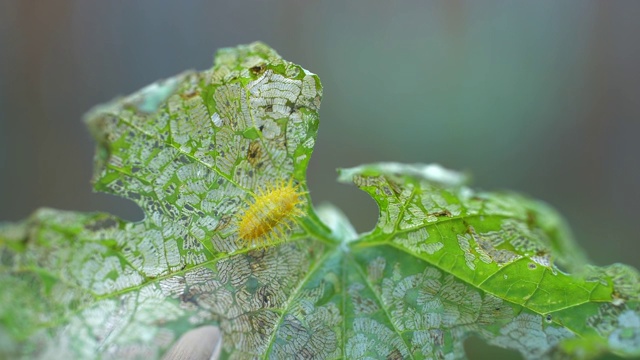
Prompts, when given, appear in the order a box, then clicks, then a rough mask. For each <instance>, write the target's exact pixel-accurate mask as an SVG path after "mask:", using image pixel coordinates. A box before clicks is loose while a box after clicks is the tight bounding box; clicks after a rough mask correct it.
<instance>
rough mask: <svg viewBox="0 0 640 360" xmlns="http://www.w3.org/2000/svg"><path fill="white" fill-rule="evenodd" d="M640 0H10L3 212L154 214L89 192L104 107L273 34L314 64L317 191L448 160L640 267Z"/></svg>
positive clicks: (331, 195) (346, 197)
mask: <svg viewBox="0 0 640 360" xmlns="http://www.w3.org/2000/svg"><path fill="white" fill-rule="evenodd" d="M638 19H640V2H639V1H615V2H614V1H599V2H596V1H563V2H556V1H530V2H526V3H525V2H511V1H482V2H478V1H441V2H425V1H402V2H391V1H384V2H377V3H376V2H372V1H368V0H358V1H323V2H316V1H307V2H304V1H297V0H281V1H264V0H262V1H242V2H239V1H238V2H233V1H226V2H209V1H158V0H145V1H136V2H126V1H81V0H76V1H71V0H58V1H55V2H54V1H46V2H45V1H28V0H22V1H18V0H15V1H12V0H1V1H0V174H1V176H0V220H18V219H21V218H24V217H26V216H28V215H29V214H30V213H31V212H32V211H33V210H34V209H36V208H38V207H40V206H48V207H55V208H61V209H74V210H83V211H96V210H100V211H109V212H113V213H115V214H118V215H120V216H122V217H124V218H127V219H140V218H141V217H142V213H141V212H140V210H139V209H137V208H136V206H135V205H133V203H131V202H129V201H127V200H123V199H119V198H115V197H112V196H108V195H103V194H94V193H92V192H91V186H90V183H89V180H90V177H91V172H92V156H93V149H94V144H93V141H92V140H91V138H90V136H89V134H88V132H87V131H86V129H85V127H84V125H83V124H82V122H81V117H82V115H83V113H85V112H86V111H87V110H88V109H89V108H91V107H92V106H93V105H96V104H98V103H102V102H105V101H108V100H110V99H111V98H113V97H115V96H116V95H121V94H127V93H131V92H133V91H135V90H137V89H139V88H141V87H143V86H144V85H146V84H148V83H150V82H153V81H155V80H157V79H160V78H164V77H168V76H171V75H174V74H176V73H179V72H181V71H183V70H185V69H190V68H195V69H204V68H208V67H210V65H211V61H212V54H213V52H214V51H215V50H216V49H218V48H220V47H224V46H233V45H236V44H239V43H248V42H251V41H254V40H262V41H265V42H266V43H268V44H270V45H271V46H273V47H274V48H275V49H276V50H277V51H278V52H279V53H280V54H281V55H282V56H283V57H284V58H286V59H288V60H291V61H294V62H296V63H298V64H301V65H303V66H304V67H305V68H307V69H309V70H311V71H313V72H315V73H317V74H318V75H319V76H320V78H321V80H322V82H323V85H324V89H325V96H324V100H323V105H322V110H321V126H320V133H319V138H318V141H317V142H316V144H317V147H316V150H315V152H314V156H313V158H312V161H311V165H310V168H309V184H310V185H309V186H310V190H311V193H312V196H313V199H314V203H315V204H316V205H317V204H320V203H322V202H327V201H328V202H332V203H334V204H337V205H338V206H339V207H340V208H342V209H343V210H344V211H345V212H346V214H347V215H348V217H349V218H350V219H351V220H352V222H353V223H354V225H355V226H356V228H357V229H358V230H359V231H366V230H369V229H371V228H372V227H373V226H374V223H375V220H376V214H377V209H376V207H375V204H374V203H373V201H372V200H370V199H369V198H368V197H367V196H366V195H365V194H364V193H361V192H360V191H359V190H357V189H356V188H355V187H353V186H347V185H340V184H338V183H336V182H335V177H336V173H335V168H337V167H349V166H355V165H358V164H361V163H366V162H375V161H400V162H425V163H428V162H438V163H441V164H442V165H445V166H446V167H450V168H453V169H460V170H465V171H469V172H470V173H472V174H473V175H474V185H475V186H476V187H479V188H482V189H486V190H495V189H514V190H518V191H521V192H524V193H527V194H530V195H532V196H534V197H536V198H540V199H543V200H545V201H547V202H549V203H551V204H552V205H554V206H555V207H556V208H558V209H559V210H560V211H561V212H562V213H563V214H565V215H566V217H567V218H568V220H569V222H570V224H571V225H572V228H573V230H574V233H575V235H576V238H577V239H578V241H579V242H580V243H581V244H582V245H583V246H584V247H585V248H586V249H587V251H588V253H589V255H590V257H591V258H592V259H593V260H594V262H595V263H597V264H600V265H604V264H609V263H612V262H616V261H621V262H625V263H629V264H632V265H634V266H636V267H640V258H639V256H638V254H639V253H640V244H639V240H640V236H639V235H638V234H639V233H640V221H638V218H639V214H640V190H639V186H640V160H639V159H638V155H640V141H639V137H640V71H639V70H640V69H639V67H640V41H639V40H638V36H639V34H640V21H639V20H638Z"/></svg>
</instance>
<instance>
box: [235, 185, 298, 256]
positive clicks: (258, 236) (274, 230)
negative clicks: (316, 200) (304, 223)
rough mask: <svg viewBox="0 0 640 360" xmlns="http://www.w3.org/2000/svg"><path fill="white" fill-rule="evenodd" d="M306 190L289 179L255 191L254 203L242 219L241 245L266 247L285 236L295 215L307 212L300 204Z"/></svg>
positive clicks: (239, 227) (239, 225)
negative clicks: (302, 189)
mask: <svg viewBox="0 0 640 360" xmlns="http://www.w3.org/2000/svg"><path fill="white" fill-rule="evenodd" d="M305 193H306V192H303V191H301V189H300V186H299V185H294V184H293V182H292V181H289V182H288V183H282V184H280V185H278V186H271V187H267V188H265V189H263V190H261V191H259V192H258V193H257V194H255V195H253V197H254V199H253V203H250V205H249V208H248V209H247V210H246V211H245V212H244V213H243V214H242V215H241V216H240V218H239V219H238V240H239V242H240V245H241V246H243V247H252V246H254V245H255V246H256V247H265V246H267V245H269V244H272V243H274V242H275V241H276V240H278V239H279V238H282V237H284V236H285V235H286V230H289V229H291V224H292V223H293V222H294V221H295V218H296V217H299V216H302V215H304V212H303V211H302V210H301V209H300V205H301V204H303V203H304V202H305V200H304V194H305Z"/></svg>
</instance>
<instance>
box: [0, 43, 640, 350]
mask: <svg viewBox="0 0 640 360" xmlns="http://www.w3.org/2000/svg"><path fill="white" fill-rule="evenodd" d="M321 96H322V87H321V85H320V81H319V79H318V77H317V76H316V75H314V74H312V73H310V72H308V71H306V70H305V69H303V68H302V67H300V66H298V65H295V64H292V63H290V62H287V61H285V60H283V59H282V58H281V57H280V56H279V55H278V54H276V53H275V52H274V51H273V50H272V49H270V48H269V47H268V46H266V45H264V44H262V43H254V44H250V45H246V46H239V47H236V48H229V49H223V50H220V51H219V52H218V54H217V55H216V59H215V64H214V66H213V68H212V69H210V70H206V71H203V72H186V73H183V74H180V75H178V76H176V77H173V78H170V79H167V80H164V81H160V82H158V83H155V84H153V85H150V86H148V87H146V88H144V89H142V90H141V91H139V92H137V93H135V94H133V95H131V96H128V97H124V98H121V99H117V100H114V101H113V102H111V103H109V104H106V105H103V106H100V107H97V108H95V109H94V110H92V111H91V113H90V114H89V115H87V118H86V119H87V121H86V122H87V125H88V126H89V129H90V130H91V133H92V135H93V137H94V138H95V140H96V142H97V144H98V146H97V151H96V158H95V163H96V165H95V173H94V177H93V182H94V186H95V189H96V190H98V191H102V192H107V193H111V194H115V195H119V196H122V197H125V198H128V199H131V200H133V201H135V202H136V203H137V204H138V205H139V206H140V207H141V208H142V209H143V211H144V214H145V217H144V220H142V221H140V222H127V221H123V220H121V219H118V218H117V217H114V216H112V215H108V214H98V213H89V214H86V213H77V212H67V211H59V210H52V209H41V210H38V211H36V212H35V213H34V214H33V215H32V216H31V217H30V218H29V219H27V220H25V221H23V222H20V223H15V224H4V225H1V226H0V289H2V291H1V292H0V357H7V358H14V357H30V358H31V357H36V358H118V359H120V358H146V359H150V358H159V357H161V356H162V354H164V353H165V352H166V351H167V349H168V348H170V347H171V345H172V344H173V343H174V342H175V341H176V340H177V339H178V338H179V337H180V336H181V335H182V334H184V333H185V332H187V331H188V330H190V329H193V328H196V327H198V326H203V325H212V324H213V325H217V326H218V327H219V328H220V330H221V332H222V339H223V340H222V345H221V346H222V349H221V356H222V357H223V358H233V359H245V358H246V359H249V358H251V359H253V358H264V359H266V358H269V359H289V358H305V359H306V358H316V359H338V358H348V359H364V358H384V359H403V358H406V359H436V358H437V359H462V358H465V357H466V354H465V349H464V347H463V345H464V341H465V339H467V338H469V337H478V338H480V339H482V340H483V341H486V342H487V343H488V344H491V345H495V346H499V347H502V348H507V349H513V350H516V351H518V352H520V353H521V354H522V355H523V357H524V358H527V359H538V358H562V357H570V358H590V357H594V356H597V355H598V354H601V353H605V352H612V353H615V354H617V355H620V356H625V357H632V356H638V355H640V305H639V304H640V281H639V278H640V276H639V275H638V272H637V271H636V270H634V269H632V268H630V267H627V266H624V265H619V264H616V265H612V266H609V267H603V268H600V267H595V266H591V265H588V262H587V260H586V256H585V255H584V254H583V253H582V251H581V250H580V249H579V247H578V246H577V245H576V244H575V243H574V241H573V240H572V238H571V236H570V234H569V231H568V230H567V228H566V226H565V224H564V222H563V220H562V219H561V218H560V217H559V215H557V214H556V212H555V211H554V210H552V209H551V208H550V207H549V206H547V205H545V204H543V203H541V202H538V201H535V200H531V199H529V198H526V197H524V196H521V195H517V194H512V193H486V192H476V191H474V190H472V189H470V188H468V187H467V185H466V179H465V177H464V176H462V175H461V174H459V173H456V172H453V171H450V170H446V169H444V168H442V167H439V166H437V165H404V164H397V163H380V164H371V165H363V166H360V167H357V168H352V169H343V170H341V171H340V180H341V181H344V182H347V183H354V184H355V185H356V186H358V187H359V188H361V189H362V190H364V191H366V192H367V193H369V194H370V195H371V196H372V197H373V198H374V199H375V201H376V202H377V204H378V207H379V209H380V216H379V220H378V224H377V225H376V227H375V229H374V230H372V231H371V232H369V233H366V234H356V232H355V231H354V230H353V228H352V227H351V225H350V224H349V222H348V221H347V220H346V219H345V218H344V216H343V215H342V214H341V213H340V212H339V211H338V210H337V209H335V208H332V207H330V206H325V207H322V208H319V209H318V210H317V211H315V210H314V209H313V208H312V207H311V199H310V195H309V191H308V188H307V184H306V168H307V164H308V162H309V159H310V156H311V152H312V149H313V147H314V144H315V139H316V133H317V128H318V108H319V105H320V99H321ZM204 341H206V339H204ZM211 341H213V339H211Z"/></svg>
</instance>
